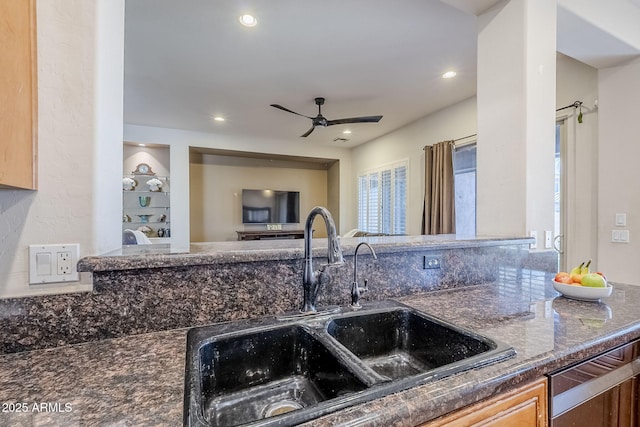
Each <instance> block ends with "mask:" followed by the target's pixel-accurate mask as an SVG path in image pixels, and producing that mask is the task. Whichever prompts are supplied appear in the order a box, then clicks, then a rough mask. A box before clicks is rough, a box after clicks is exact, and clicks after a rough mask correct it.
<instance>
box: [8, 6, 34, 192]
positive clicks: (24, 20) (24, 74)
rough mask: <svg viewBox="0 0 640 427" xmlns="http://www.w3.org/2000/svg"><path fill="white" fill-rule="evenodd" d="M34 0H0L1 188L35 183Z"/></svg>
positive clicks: (23, 186)
mask: <svg viewBox="0 0 640 427" xmlns="http://www.w3.org/2000/svg"><path fill="white" fill-rule="evenodd" d="M36 36H37V33H36V4H35V0H2V1H0V51H1V52H2V54H0V188H24V189H31V190H35V189H36V187H37V170H38V168H37V162H36V158H37V109H38V104H37V99H38V88H37V86H38V80H37V63H36Z"/></svg>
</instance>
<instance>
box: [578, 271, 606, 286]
mask: <svg viewBox="0 0 640 427" xmlns="http://www.w3.org/2000/svg"><path fill="white" fill-rule="evenodd" d="M582 286H588V287H590V288H605V287H606V286H607V281H606V280H605V278H604V277H602V276H601V275H599V274H598V273H589V274H585V275H584V277H583V278H582Z"/></svg>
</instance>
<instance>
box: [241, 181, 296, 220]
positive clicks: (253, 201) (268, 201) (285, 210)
mask: <svg viewBox="0 0 640 427" xmlns="http://www.w3.org/2000/svg"><path fill="white" fill-rule="evenodd" d="M299 222H300V192H299V191H277V190H247V189H244V190H242V223H243V224H297V223H299Z"/></svg>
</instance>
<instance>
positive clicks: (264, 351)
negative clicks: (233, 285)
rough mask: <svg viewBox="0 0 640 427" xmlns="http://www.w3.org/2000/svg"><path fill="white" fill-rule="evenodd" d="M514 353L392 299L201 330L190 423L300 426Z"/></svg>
mask: <svg viewBox="0 0 640 427" xmlns="http://www.w3.org/2000/svg"><path fill="white" fill-rule="evenodd" d="M514 354H515V351H514V350H513V348H511V347H509V346H507V345H505V344H503V343H500V342H498V341H495V340H491V339H489V338H486V337H483V336H481V335H478V334H476V333H473V332H471V331H468V330H464V329H462V328H459V327H456V326H454V325H451V324H449V323H446V322H444V321H442V320H439V319H437V318H434V317H430V316H428V315H425V314H423V313H420V312H418V311H416V310H413V309H411V308H409V307H407V306H404V305H401V304H399V303H395V302H392V301H385V302H381V303H372V304H370V305H367V306H365V307H364V308H363V309H361V310H359V311H351V310H350V309H348V308H345V309H338V310H337V311H334V312H332V313H330V314H324V315H322V314H318V315H314V316H300V317H296V316H291V317H288V318H284V319H278V318H265V319H258V320H253V321H243V322H233V323H224V324H218V325H212V326H205V327H199V328H194V329H192V330H190V331H189V334H188V337H187V359H186V375H185V400H184V425H185V426H193V427H195V426H225V427H228V426H238V425H249V426H290V425H295V424H299V423H302V422H305V421H308V420H311V419H313V418H316V417H319V416H322V415H325V414H328V413H330V412H333V411H336V410H339V409H343V408H346V407H348V406H352V405H355V404H357V403H362V402H366V401H368V400H372V399H376V398H380V397H383V396H385V395H387V394H390V393H395V392H398V391H401V390H404V389H407V388H410V387H414V386H417V385H420V384H424V383H427V382H429V381H434V380H437V379H440V378H444V377H446V376H449V375H453V374H455V373H458V372H461V371H464V370H468V369H473V368H477V367H479V366H483V365H487V364H490V363H494V362H497V361H499V360H502V359H505V358H508V357H510V356H513V355H514Z"/></svg>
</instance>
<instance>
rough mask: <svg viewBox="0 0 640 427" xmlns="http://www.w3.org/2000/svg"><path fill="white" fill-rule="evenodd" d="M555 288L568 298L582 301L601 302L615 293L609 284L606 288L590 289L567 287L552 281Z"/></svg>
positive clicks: (575, 286)
mask: <svg viewBox="0 0 640 427" xmlns="http://www.w3.org/2000/svg"><path fill="white" fill-rule="evenodd" d="M552 282H553V288H554V289H555V290H556V291H558V292H560V293H561V294H562V295H563V296H565V297H567V298H572V299H577V300H580V301H600V299H601V298H605V297H608V296H609V295H611V292H612V291H613V286H611V285H610V284H608V283H607V287H606V288H590V287H588V286H582V285H566V284H564V283H560V282H556V281H555V280H552Z"/></svg>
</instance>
